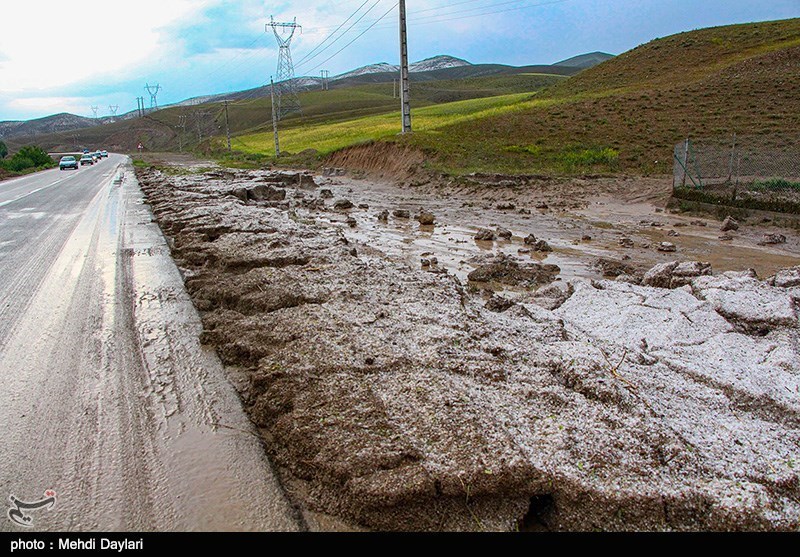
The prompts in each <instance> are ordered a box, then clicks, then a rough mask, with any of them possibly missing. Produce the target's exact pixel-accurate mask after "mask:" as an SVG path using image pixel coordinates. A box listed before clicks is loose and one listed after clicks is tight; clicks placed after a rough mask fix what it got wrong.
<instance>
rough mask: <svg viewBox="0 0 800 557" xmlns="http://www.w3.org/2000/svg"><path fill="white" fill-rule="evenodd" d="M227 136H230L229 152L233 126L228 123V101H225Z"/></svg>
mask: <svg viewBox="0 0 800 557" xmlns="http://www.w3.org/2000/svg"><path fill="white" fill-rule="evenodd" d="M225 136H226V137H227V138H228V152H229V153H230V151H231V127H230V125H229V124H228V101H227V100H226V101H225Z"/></svg>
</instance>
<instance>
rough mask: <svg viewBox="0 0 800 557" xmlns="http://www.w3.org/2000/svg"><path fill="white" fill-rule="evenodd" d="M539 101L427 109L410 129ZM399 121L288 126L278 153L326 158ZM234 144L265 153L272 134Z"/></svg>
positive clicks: (431, 128)
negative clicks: (312, 153) (308, 152)
mask: <svg viewBox="0 0 800 557" xmlns="http://www.w3.org/2000/svg"><path fill="white" fill-rule="evenodd" d="M538 102H541V101H537V100H535V99H532V98H531V94H529V93H518V94H512V95H501V96H495V97H488V98H480V99H471V100H466V101H457V102H452V103H445V104H439V105H432V106H426V107H422V108H418V109H417V110H415V111H414V113H413V126H414V130H415V131H416V132H430V133H434V134H435V132H436V130H437V129H440V128H442V127H444V126H450V125H453V124H455V123H459V122H463V121H467V120H473V119H477V118H485V117H488V116H491V115H497V114H502V113H506V112H513V111H518V110H524V109H525V108H527V107H530V106H532V105H534V104H536V103H538ZM399 122H400V112H399V111H396V112H390V113H387V114H380V115H376V116H368V117H364V118H357V119H351V120H345V121H341V122H332V123H329V124H305V125H299V126H295V127H290V128H289V129H285V130H282V131H281V132H280V142H281V150H282V151H288V152H291V153H299V152H301V151H305V150H307V149H314V150H315V151H317V153H319V154H321V155H325V154H328V153H331V152H333V151H335V150H338V149H341V148H343V147H347V146H350V145H355V144H359V143H366V142H368V141H374V140H377V139H385V138H390V137H394V136H396V135H397V132H398V126H399ZM234 145H235V148H236V149H237V150H239V151H241V152H243V153H247V154H260V153H267V152H270V151H271V150H272V149H273V137H272V133H271V132H268V133H257V134H251V135H243V136H239V137H236V138H235V139H234Z"/></svg>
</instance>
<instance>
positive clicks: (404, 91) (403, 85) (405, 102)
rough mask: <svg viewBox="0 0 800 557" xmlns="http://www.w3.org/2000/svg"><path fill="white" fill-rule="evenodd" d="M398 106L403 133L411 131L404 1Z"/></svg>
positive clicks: (403, 3) (403, 2)
mask: <svg viewBox="0 0 800 557" xmlns="http://www.w3.org/2000/svg"><path fill="white" fill-rule="evenodd" d="M400 106H401V109H402V115H403V133H409V132H410V131H411V102H410V99H409V96H408V36H407V34H406V0H400Z"/></svg>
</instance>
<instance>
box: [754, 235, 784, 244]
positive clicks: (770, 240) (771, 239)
mask: <svg viewBox="0 0 800 557" xmlns="http://www.w3.org/2000/svg"><path fill="white" fill-rule="evenodd" d="M785 243H786V236H784V235H783V234H764V237H763V238H762V239H761V241H760V242H758V245H759V246H769V245H775V244H785Z"/></svg>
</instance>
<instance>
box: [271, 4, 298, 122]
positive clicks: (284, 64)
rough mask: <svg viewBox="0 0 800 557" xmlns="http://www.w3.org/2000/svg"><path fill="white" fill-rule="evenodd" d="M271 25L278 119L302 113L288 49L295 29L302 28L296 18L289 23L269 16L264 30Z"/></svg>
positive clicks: (290, 54)
mask: <svg viewBox="0 0 800 557" xmlns="http://www.w3.org/2000/svg"><path fill="white" fill-rule="evenodd" d="M269 27H271V28H272V32H273V33H274V34H275V40H276V41H278V72H277V74H276V78H277V79H276V80H277V83H276V84H275V106H274V108H273V110H275V115H276V117H277V119H278V120H280V119H281V118H283V117H284V116H286V115H287V114H292V113H293V112H300V113H302V109H301V108H300V98H299V97H298V96H297V83H296V82H295V79H294V64H292V52H291V50H290V49H289V47H290V45H291V43H292V37H294V33H295V31H297V30H298V29H300V32H301V33H302V32H303V28H302V27H301V26H300V25H298V24H297V18H294V19H293V20H292V22H291V23H278V22H277V21H275V20H274V19H273V17H272V16H269V23H267V25H266V28H265V31H267V32H268V33H269V30H268V29H267V28H269Z"/></svg>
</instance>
